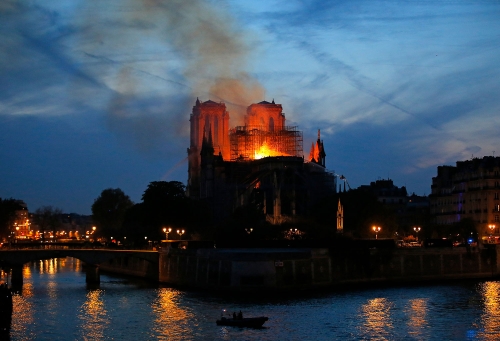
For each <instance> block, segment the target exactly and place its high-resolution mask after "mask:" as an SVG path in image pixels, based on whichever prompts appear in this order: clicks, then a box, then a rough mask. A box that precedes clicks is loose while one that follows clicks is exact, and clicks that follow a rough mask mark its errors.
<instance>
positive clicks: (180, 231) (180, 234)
mask: <svg viewBox="0 0 500 341" xmlns="http://www.w3.org/2000/svg"><path fill="white" fill-rule="evenodd" d="M185 232H186V231H184V230H177V234H178V235H179V239H182V235H183V234H184V233H185Z"/></svg>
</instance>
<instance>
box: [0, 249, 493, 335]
mask: <svg viewBox="0 0 500 341" xmlns="http://www.w3.org/2000/svg"><path fill="white" fill-rule="evenodd" d="M23 272H24V285H23V288H22V290H21V291H19V292H17V293H15V295H14V312H13V320H12V327H11V331H10V340H14V341H17V340H23V341H24V340H26V341H27V340H47V341H48V340H50V341H55V340H64V341H66V340H88V341H90V340H93V341H97V340H99V341H100V340H264V341H265V340H297V341H298V340H300V341H304V340H314V341H320V340H403V339H404V340H440V341H441V340H497V339H500V282H496V281H467V282H454V283H447V284H444V285H428V286H422V287H417V286H409V287H391V288H380V287H379V288H372V289H370V288H368V289H363V290H344V291H341V292H332V291H330V292H320V293H314V294H300V295H297V296H296V297H293V298H292V297H289V296H288V297H280V296H276V295H275V296H271V297H260V298H259V297H255V296H243V297H222V296H220V295H216V294H212V293H207V292H192V291H184V290H178V289H173V288H169V287H162V286H152V285H148V284H147V283H145V282H143V281H138V280H132V279H125V278H120V277H114V276H108V275H104V274H101V284H100V287H99V288H98V289H88V288H87V287H86V284H85V272H83V271H82V263H81V262H80V261H79V260H76V259H73V258H67V259H51V260H45V261H39V262H36V263H31V264H29V265H26V266H25V267H24V270H23ZM2 277H3V278H2V279H3V280H8V277H7V275H6V274H5V273H3V274H2ZM222 309H227V310H228V311H229V312H233V311H236V312H238V311H239V310H242V311H243V313H244V314H246V315H248V316H250V315H252V316H259V315H266V316H268V317H269V321H267V322H266V324H265V325H264V326H265V328H262V329H240V328H236V327H219V326H216V324H215V320H216V318H217V317H218V316H220V312H221V310H222Z"/></svg>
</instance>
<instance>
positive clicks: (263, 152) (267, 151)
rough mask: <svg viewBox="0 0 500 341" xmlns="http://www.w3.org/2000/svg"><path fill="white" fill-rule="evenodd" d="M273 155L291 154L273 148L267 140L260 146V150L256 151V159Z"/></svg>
mask: <svg viewBox="0 0 500 341" xmlns="http://www.w3.org/2000/svg"><path fill="white" fill-rule="evenodd" d="M271 156H289V155H287V154H285V153H282V152H280V151H279V150H276V149H273V148H271V147H270V146H269V145H268V144H267V142H266V141H264V143H263V144H262V145H261V146H260V148H259V149H258V150H255V151H254V159H255V160H258V159H262V158H265V157H271Z"/></svg>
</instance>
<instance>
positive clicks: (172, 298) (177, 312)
mask: <svg viewBox="0 0 500 341" xmlns="http://www.w3.org/2000/svg"><path fill="white" fill-rule="evenodd" d="M180 297H181V293H180V291H178V290H174V289H170V288H160V289H157V297H156V299H155V300H154V301H153V302H152V304H151V308H152V311H153V314H154V323H153V333H154V334H156V335H158V336H157V339H158V340H182V339H185V338H186V336H187V335H189V333H191V332H192V329H193V322H196V320H195V319H194V314H193V312H191V311H189V310H188V309H187V308H186V306H185V305H184V306H183V307H182V306H181V305H180V303H179V299H180Z"/></svg>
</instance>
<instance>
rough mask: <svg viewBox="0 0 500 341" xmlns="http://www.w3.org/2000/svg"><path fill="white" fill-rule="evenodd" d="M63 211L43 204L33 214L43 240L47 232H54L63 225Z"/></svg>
mask: <svg viewBox="0 0 500 341" xmlns="http://www.w3.org/2000/svg"><path fill="white" fill-rule="evenodd" d="M61 214H62V211H61V210H60V209H59V208H56V207H52V206H42V207H40V208H38V209H37V210H36V211H35V214H34V216H33V219H34V223H35V225H37V226H38V229H39V231H40V234H41V236H42V240H44V239H45V232H52V234H53V235H54V232H55V230H56V229H57V228H58V227H59V226H61Z"/></svg>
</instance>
